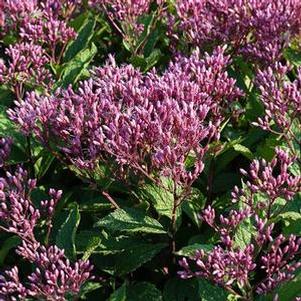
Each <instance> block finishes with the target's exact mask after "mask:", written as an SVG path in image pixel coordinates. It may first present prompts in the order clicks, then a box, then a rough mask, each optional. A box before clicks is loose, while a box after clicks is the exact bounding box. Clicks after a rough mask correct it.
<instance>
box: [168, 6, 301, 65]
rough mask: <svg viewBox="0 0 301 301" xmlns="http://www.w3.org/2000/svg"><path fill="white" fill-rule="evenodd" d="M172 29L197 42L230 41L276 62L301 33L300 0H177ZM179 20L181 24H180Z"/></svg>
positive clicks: (249, 54)
mask: <svg viewBox="0 0 301 301" xmlns="http://www.w3.org/2000/svg"><path fill="white" fill-rule="evenodd" d="M176 12H177V16H176V17H174V16H171V17H170V22H169V23H170V32H171V33H172V34H173V36H174V37H177V31H178V32H181V33H183V34H184V36H185V38H186V41H188V42H189V43H191V44H192V45H193V46H200V47H202V48H203V47H211V46H212V45H220V44H227V45H229V46H230V47H231V51H233V52H235V53H239V54H242V55H244V56H245V57H247V58H248V59H255V61H260V62H262V63H265V62H273V61H275V60H277V59H279V57H280V56H281V52H282V50H283V48H284V47H285V46H287V45H288V43H289V41H290V39H291V37H292V36H295V35H297V34H298V33H300V24H301V18H300V15H301V5H300V1H298V0H285V1H283V0H252V1H245V0H222V1H220V0H214V1H212V0H210V1H209V0H206V1H203V0H177V1H176ZM178 23H179V25H177V24H178Z"/></svg>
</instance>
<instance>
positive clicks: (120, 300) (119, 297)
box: [109, 283, 127, 301]
mask: <svg viewBox="0 0 301 301" xmlns="http://www.w3.org/2000/svg"><path fill="white" fill-rule="evenodd" d="M109 301H127V300H126V285H125V283H124V284H123V285H122V286H121V287H120V288H119V289H118V290H116V291H115V292H113V294H112V295H111V296H110V297H109Z"/></svg>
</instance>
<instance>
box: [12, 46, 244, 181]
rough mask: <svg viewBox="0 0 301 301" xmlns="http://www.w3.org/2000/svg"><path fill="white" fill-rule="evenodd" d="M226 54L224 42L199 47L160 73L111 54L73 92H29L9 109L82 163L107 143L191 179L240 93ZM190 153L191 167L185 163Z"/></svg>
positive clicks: (134, 162)
mask: <svg viewBox="0 0 301 301" xmlns="http://www.w3.org/2000/svg"><path fill="white" fill-rule="evenodd" d="M228 60H229V59H228V57H227V56H224V55H223V52H222V49H218V50H217V51H216V52H214V54H213V55H212V56H209V55H207V57H206V58H205V59H200V57H199V54H198V52H196V53H195V54H194V55H193V56H192V57H191V58H184V57H183V58H178V60H177V61H176V62H175V63H173V64H171V65H170V66H169V68H168V69H167V70H166V71H165V72H164V73H163V75H162V76H159V75H158V74H157V73H156V72H154V71H152V72H150V73H148V74H146V75H142V74H141V73H140V72H139V71H138V70H135V69H134V68H133V67H132V66H130V65H128V66H126V65H125V66H121V67H117V66H116V63H115V62H114V60H113V59H111V61H110V62H109V63H108V64H107V65H106V66H105V67H103V68H98V69H95V70H94V74H93V77H92V78H91V79H90V80H88V81H85V82H83V83H81V85H80V88H79V90H78V92H75V91H74V90H72V89H71V88H69V89H67V90H59V91H58V92H57V93H56V95H54V96H51V97H48V96H46V97H45V96H39V95H37V94H34V93H32V94H30V95H28V96H27V98H26V100H25V101H21V102H20V103H17V106H18V108H16V109H15V110H14V111H12V110H11V111H9V115H10V117H11V119H12V120H14V121H15V122H16V123H18V124H19V125H20V126H21V129H22V131H24V132H25V133H26V134H29V133H31V132H33V133H34V134H35V135H36V136H37V137H38V138H39V139H40V140H41V141H42V142H43V144H45V145H47V144H49V141H51V139H55V140H56V141H59V144H60V150H61V151H63V152H64V154H65V155H66V157H67V158H68V159H69V160H70V161H71V162H72V163H74V164H76V165H77V166H78V167H80V168H82V167H84V168H93V167H95V165H96V164H97V162H98V160H100V159H101V156H103V151H105V152H106V153H107V154H108V155H111V156H113V157H114V158H116V160H117V161H118V162H119V163H120V164H126V165H129V166H131V167H132V168H134V170H138V171H142V172H143V173H146V174H149V173H151V174H152V173H153V172H159V173H160V174H163V175H165V176H171V177H172V178H173V179H174V180H175V181H176V182H185V183H187V182H188V183H189V182H191V181H193V180H194V179H195V178H196V177H197V176H198V174H199V173H200V172H201V171H202V170H203V162H202V161H203V156H204V154H205V152H206V148H207V146H206V145H207V144H208V143H209V142H210V141H213V140H214V139H216V138H217V137H218V135H219V127H220V125H221V122H222V121H223V120H224V118H225V116H226V112H225V111H226V107H227V105H228V104H229V103H231V101H233V100H234V99H235V98H236V97H238V96H239V95H240V94H241V93H240V91H239V90H238V89H237V88H235V81H234V80H233V79H231V78H230V77H229V76H228V74H227V72H226V71H225V67H226V66H227V64H228ZM210 116H211V117H212V118H209V117H210ZM201 143H202V144H203V145H204V146H201ZM188 156H193V157H194V160H195V163H194V168H193V170H187V169H186V166H185V162H186V159H187V157H188Z"/></svg>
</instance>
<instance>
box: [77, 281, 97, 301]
mask: <svg viewBox="0 0 301 301" xmlns="http://www.w3.org/2000/svg"><path fill="white" fill-rule="evenodd" d="M101 286H102V285H101V284H100V283H96V282H86V283H84V284H83V285H82V287H81V289H80V292H79V294H78V297H80V300H86V299H87V298H88V297H87V294H89V293H91V292H93V291H95V290H97V289H99V288H100V287H101Z"/></svg>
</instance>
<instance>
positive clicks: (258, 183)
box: [232, 148, 301, 218]
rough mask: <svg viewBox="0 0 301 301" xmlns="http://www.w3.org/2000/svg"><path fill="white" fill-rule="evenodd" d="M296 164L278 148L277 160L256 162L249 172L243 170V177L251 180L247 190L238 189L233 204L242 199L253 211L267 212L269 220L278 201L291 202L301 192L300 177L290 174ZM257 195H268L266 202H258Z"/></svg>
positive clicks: (293, 158)
mask: <svg viewBox="0 0 301 301" xmlns="http://www.w3.org/2000/svg"><path fill="white" fill-rule="evenodd" d="M295 161H296V158H295V157H291V156H290V155H289V154H288V152H285V151H283V150H281V149H279V148H278V149H276V155H275V158H274V159H273V160H272V161H271V162H266V161H265V160H261V161H258V160H254V161H253V162H252V163H251V165H250V171H249V172H246V171H245V170H243V169H241V172H242V174H243V175H245V176H246V177H248V181H247V182H246V186H247V188H248V190H246V189H239V188H238V187H235V188H234V191H233V193H232V197H233V201H234V202H237V201H238V200H243V202H244V203H245V204H246V205H248V206H249V207H250V208H253V209H255V208H256V210H262V209H265V210H266V214H267V216H268V218H270V217H271V215H273V212H272V209H273V205H274V203H275V202H276V201H277V199H279V198H281V199H284V200H286V201H290V200H292V199H293V197H294V196H295V195H296V194H297V193H298V192H300V191H301V176H300V175H294V174H293V173H292V172H291V171H290V168H291V167H292V165H293V164H294V162H295ZM256 194H260V195H265V196H266V197H265V198H264V201H256V198H255V195H256Z"/></svg>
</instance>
